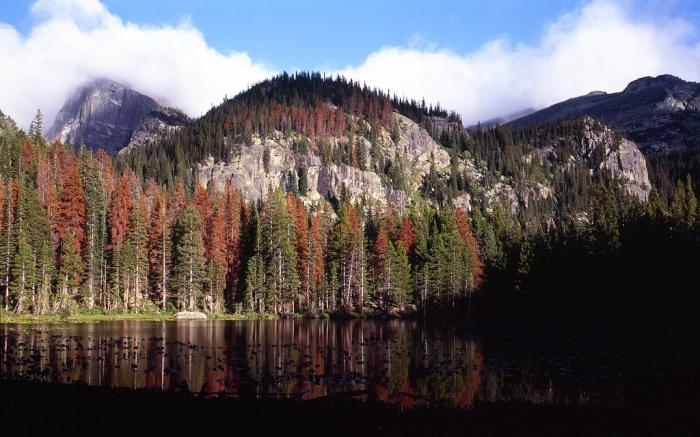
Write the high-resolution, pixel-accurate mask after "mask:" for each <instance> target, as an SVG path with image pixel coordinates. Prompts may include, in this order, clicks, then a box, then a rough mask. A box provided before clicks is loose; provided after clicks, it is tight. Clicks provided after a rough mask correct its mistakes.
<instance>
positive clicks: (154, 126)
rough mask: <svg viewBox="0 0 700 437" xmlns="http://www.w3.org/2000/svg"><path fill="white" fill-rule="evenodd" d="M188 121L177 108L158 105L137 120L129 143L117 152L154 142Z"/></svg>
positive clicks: (127, 150)
mask: <svg viewBox="0 0 700 437" xmlns="http://www.w3.org/2000/svg"><path fill="white" fill-rule="evenodd" d="M189 122H190V119H189V117H188V116H187V115H186V114H185V113H184V112H182V111H180V110H179V109H175V108H168V107H163V106H161V107H158V108H157V109H155V110H153V111H151V112H150V113H149V114H148V115H146V116H145V117H144V118H143V119H142V120H141V121H140V122H139V124H138V126H136V129H134V132H133V133H132V134H131V139H130V140H129V144H127V145H126V146H125V147H124V148H122V149H120V150H119V153H120V154H123V153H127V152H129V151H131V150H133V149H137V148H139V147H144V146H148V145H149V144H155V143H157V142H158V141H160V140H161V139H163V138H165V137H166V136H168V135H170V134H172V133H174V132H176V131H178V130H179V129H181V128H182V127H183V126H185V125H187V124H188V123H189Z"/></svg>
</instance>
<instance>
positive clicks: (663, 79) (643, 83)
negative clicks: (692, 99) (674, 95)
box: [622, 74, 686, 94]
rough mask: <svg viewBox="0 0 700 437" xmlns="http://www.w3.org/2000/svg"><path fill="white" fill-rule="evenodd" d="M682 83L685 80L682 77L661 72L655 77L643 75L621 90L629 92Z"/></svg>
mask: <svg viewBox="0 0 700 437" xmlns="http://www.w3.org/2000/svg"><path fill="white" fill-rule="evenodd" d="M684 83H686V82H685V81H684V80H683V79H681V78H679V77H676V76H673V75H671V74H662V75H659V76H656V77H651V76H645V77H640V78H639V79H637V80H633V81H632V82H630V83H629V84H628V85H627V87H626V88H625V89H624V90H623V91H622V92H623V93H625V94H629V93H633V92H637V91H639V90H642V89H645V88H653V87H673V86H676V85H680V84H684Z"/></svg>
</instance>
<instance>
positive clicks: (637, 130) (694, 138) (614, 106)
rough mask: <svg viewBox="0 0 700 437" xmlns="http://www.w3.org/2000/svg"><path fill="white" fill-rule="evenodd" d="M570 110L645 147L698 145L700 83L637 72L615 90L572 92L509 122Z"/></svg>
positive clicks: (541, 118)
mask: <svg viewBox="0 0 700 437" xmlns="http://www.w3.org/2000/svg"><path fill="white" fill-rule="evenodd" d="M572 114H585V115H590V116H593V117H597V118H599V119H601V120H603V121H605V122H606V123H608V124H610V125H611V126H613V127H614V128H616V129H617V130H619V131H620V132H622V133H623V134H625V135H626V136H628V137H629V138H630V139H631V140H633V141H635V142H637V144H639V146H640V148H642V149H644V150H646V151H659V152H665V151H669V150H687V149H691V150H692V149H696V148H699V147H700V84H698V83H695V82H690V81H685V80H683V79H680V78H678V77H676V76H672V75H670V74H662V75H660V76H656V77H650V76H647V77H642V78H639V79H637V80H634V81H632V82H630V83H629V85H627V87H626V88H625V89H624V90H623V91H621V92H617V93H610V94H600V93H589V94H587V95H584V96H580V97H574V98H571V99H568V100H565V101H563V102H560V103H556V104H554V105H552V106H550V107H548V108H544V109H541V110H539V111H537V112H534V113H532V114H529V115H526V116H524V117H521V118H518V119H516V120H514V121H512V122H511V123H510V125H511V126H515V127H517V126H525V125H532V124H538V123H546V122H551V121H554V120H558V119H561V118H563V117H567V116H569V115H572Z"/></svg>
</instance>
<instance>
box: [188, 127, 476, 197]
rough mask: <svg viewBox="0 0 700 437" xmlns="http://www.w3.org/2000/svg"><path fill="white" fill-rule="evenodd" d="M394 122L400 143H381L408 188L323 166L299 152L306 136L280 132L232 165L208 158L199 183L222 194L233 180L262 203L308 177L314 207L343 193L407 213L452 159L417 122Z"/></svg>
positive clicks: (382, 139)
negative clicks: (281, 188) (430, 175)
mask: <svg viewBox="0 0 700 437" xmlns="http://www.w3.org/2000/svg"><path fill="white" fill-rule="evenodd" d="M394 117H395V121H396V123H397V125H398V127H399V136H398V138H392V135H391V133H390V132H388V131H387V130H385V129H382V131H381V132H379V134H378V135H377V137H378V140H377V142H378V144H379V147H380V153H381V154H382V157H383V160H384V161H385V162H389V161H390V162H392V163H399V162H401V163H402V165H401V168H402V169H403V170H402V171H403V173H404V179H405V181H406V183H407V187H403V188H404V189H399V188H394V187H392V186H391V184H390V183H389V181H388V180H386V179H385V178H384V177H382V176H380V174H378V173H376V172H374V171H370V170H361V169H359V168H357V167H353V166H350V165H345V164H334V163H325V164H324V163H323V162H322V160H321V158H320V157H319V156H317V155H316V154H315V153H313V152H312V151H309V152H308V153H295V152H294V151H293V150H294V148H293V143H294V142H295V141H299V140H301V137H296V136H290V137H284V136H283V135H282V134H281V133H279V132H277V133H276V134H275V135H273V136H272V137H271V138H260V137H257V136H254V137H253V139H252V141H251V142H250V143H249V144H239V145H237V147H236V150H237V152H234V153H232V154H231V156H230V158H229V160H228V163H224V162H215V161H214V159H213V158H209V159H208V160H206V161H205V162H204V163H201V164H199V165H198V167H197V175H198V181H199V183H200V184H202V185H204V186H207V185H208V184H210V183H212V184H214V188H215V189H219V190H220V189H222V188H223V186H224V184H225V183H226V181H228V180H230V181H231V182H232V183H233V185H234V186H235V187H236V188H238V189H239V190H241V192H242V193H243V196H244V197H245V198H246V199H248V200H258V199H261V198H262V197H264V196H265V195H266V193H267V192H268V191H270V190H271V189H274V188H276V187H278V186H287V185H286V184H288V183H290V181H292V183H294V182H295V181H298V178H299V177H300V175H301V177H304V176H303V173H305V178H306V184H305V185H306V186H307V187H308V191H307V193H306V199H307V200H309V201H311V202H314V201H317V200H319V199H320V198H321V197H326V198H337V199H339V198H341V197H342V196H343V193H344V195H345V196H347V197H348V198H349V199H350V200H351V201H357V200H359V199H361V198H364V199H365V200H368V201H374V202H379V203H382V204H386V203H391V204H392V205H394V206H396V207H398V208H404V207H406V206H407V205H408V204H409V202H410V193H411V192H415V191H416V190H418V189H419V188H420V187H421V186H422V183H423V179H424V178H425V177H426V176H427V175H428V173H429V172H430V168H431V166H434V167H435V169H436V171H437V172H439V173H440V174H442V175H446V174H448V172H449V169H450V156H449V154H448V153H447V151H446V150H445V149H444V148H443V147H442V146H440V145H439V144H438V143H436V142H435V141H434V140H433V138H432V137H431V136H430V135H429V134H428V132H426V131H425V130H424V129H421V128H420V126H418V125H417V124H416V123H414V122H413V121H411V120H410V119H408V118H406V117H404V116H402V115H399V114H394ZM367 128H368V126H367ZM395 139H396V141H395ZM347 141H349V139H348V138H333V139H331V143H332V145H333V146H337V145H338V144H341V143H344V142H347ZM355 141H356V142H357V143H360V142H362V143H364V144H363V145H364V150H366V156H365V161H366V162H369V153H370V149H371V143H370V141H369V140H368V139H367V138H365V137H363V136H360V137H357V138H355ZM266 150H267V152H266ZM265 153H268V154H269V161H268V164H267V169H266V168H265V163H264V157H263V155H264V154H265ZM460 166H461V167H460V168H462V169H469V172H471V173H472V174H473V176H474V177H475V178H477V179H478V178H480V177H481V175H480V174H479V173H478V172H477V171H476V169H475V167H474V164H473V163H471V162H469V161H461V162H460ZM302 169H303V170H302ZM297 184H298V182H297ZM462 200H464V199H462ZM467 203H468V201H467Z"/></svg>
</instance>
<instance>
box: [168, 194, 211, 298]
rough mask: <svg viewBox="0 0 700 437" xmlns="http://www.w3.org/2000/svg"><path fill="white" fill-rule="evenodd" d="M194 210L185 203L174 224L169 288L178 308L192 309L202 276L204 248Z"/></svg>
mask: <svg viewBox="0 0 700 437" xmlns="http://www.w3.org/2000/svg"><path fill="white" fill-rule="evenodd" d="M201 221H202V220H201V218H200V217H199V213H198V212H197V209H196V208H195V207H193V206H186V207H185V209H183V210H182V212H181V213H180V216H179V217H178V218H177V222H176V224H175V238H174V246H175V248H174V252H173V271H172V279H171V283H172V288H173V290H174V291H175V293H176V294H177V296H178V307H179V308H180V309H181V310H183V309H185V308H187V309H188V310H190V311H194V310H195V309H196V308H197V307H198V306H197V300H198V299H199V297H200V295H201V292H202V283H203V281H204V279H205V270H204V267H205V266H204V256H203V254H204V247H203V242H202V234H201V231H200V226H201Z"/></svg>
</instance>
